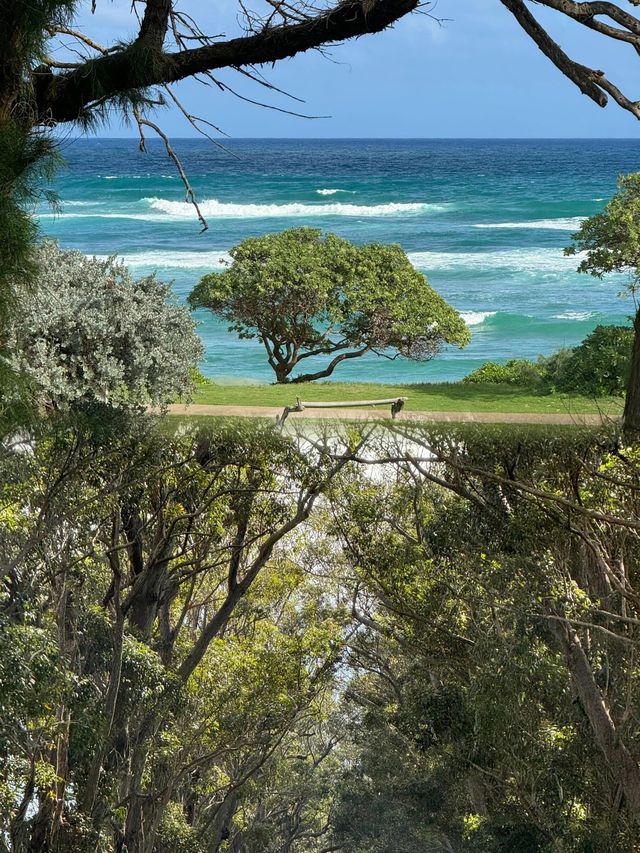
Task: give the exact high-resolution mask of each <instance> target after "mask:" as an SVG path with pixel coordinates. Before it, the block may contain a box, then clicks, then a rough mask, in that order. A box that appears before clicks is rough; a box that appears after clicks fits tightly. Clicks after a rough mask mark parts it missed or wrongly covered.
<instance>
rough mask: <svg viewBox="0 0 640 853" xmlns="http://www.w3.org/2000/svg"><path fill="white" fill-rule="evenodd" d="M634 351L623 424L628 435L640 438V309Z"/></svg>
mask: <svg viewBox="0 0 640 853" xmlns="http://www.w3.org/2000/svg"><path fill="white" fill-rule="evenodd" d="M633 330H634V336H633V349H632V350H631V369H630V370H629V382H628V383H627V395H626V400H625V405H624V416H623V420H622V424H623V427H624V431H625V433H626V434H627V435H629V436H632V437H635V438H638V436H640V307H639V308H638V310H637V311H636V316H635V319H634V321H633Z"/></svg>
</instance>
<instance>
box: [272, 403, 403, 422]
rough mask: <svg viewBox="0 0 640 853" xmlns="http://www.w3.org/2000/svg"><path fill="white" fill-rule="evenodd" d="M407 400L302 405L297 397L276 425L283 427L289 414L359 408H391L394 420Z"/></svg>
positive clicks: (286, 408) (286, 407) (285, 409)
mask: <svg viewBox="0 0 640 853" xmlns="http://www.w3.org/2000/svg"><path fill="white" fill-rule="evenodd" d="M408 399H409V398H408V397H389V398H388V399H385V400H351V401H349V402H346V403H341V402H331V403H329V402H327V403H303V402H302V400H300V398H299V397H298V398H297V399H296V404H295V406H285V407H284V409H283V411H282V414H281V415H280V416H279V417H278V418H276V423H277V425H278V426H283V424H284V422H285V421H286V419H287V418H288V417H289V415H290V414H293V413H294V412H303V411H304V410H305V409H357V408H359V407H361V406H391V417H392V418H395V417H396V415H397V414H398V412H400V411H402V407H403V406H404V404H405V403H406V402H407V400H408Z"/></svg>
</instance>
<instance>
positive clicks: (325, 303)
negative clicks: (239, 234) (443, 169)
mask: <svg viewBox="0 0 640 853" xmlns="http://www.w3.org/2000/svg"><path fill="white" fill-rule="evenodd" d="M230 254H231V258H232V262H231V264H230V266H229V267H228V268H227V269H226V270H224V271H223V272H213V273H209V274H208V275H206V276H204V277H203V278H202V279H201V280H200V282H199V283H198V285H197V286H196V287H195V289H194V290H193V292H192V293H191V295H190V297H189V302H190V304H191V306H192V307H193V308H207V309H209V310H210V311H212V312H213V313H214V314H217V315H218V316H220V317H222V318H224V319H225V320H227V321H228V322H229V324H230V325H229V328H230V330H232V331H235V332H237V333H238V334H239V335H240V337H243V338H258V339H259V340H260V341H261V342H262V343H263V345H264V347H265V350H266V352H267V359H268V361H269V364H270V366H271V367H272V368H273V370H274V372H275V374H276V379H277V381H278V382H287V381H294V382H308V381H310V380H312V379H319V378H321V377H324V376H330V375H331V374H332V373H333V371H334V369H335V368H336V367H337V366H338V365H339V364H340V363H341V362H342V361H344V360H345V359H351V358H357V357H359V356H363V355H365V354H366V353H368V352H373V353H376V354H377V355H382V356H386V357H388V358H395V357H397V356H404V357H405V358H410V359H415V360H417V361H424V360H426V359H429V358H432V357H433V356H434V355H436V353H437V352H438V350H439V349H440V347H441V346H442V345H443V344H444V343H451V344H456V345H457V346H464V345H465V344H466V343H467V342H468V341H469V331H468V329H467V327H466V325H465V323H464V321H463V320H462V318H461V317H460V315H459V314H458V312H457V311H455V309H453V308H452V307H451V306H450V305H448V304H447V302H445V300H444V299H442V297H441V296H439V295H438V294H437V293H436V292H435V291H434V290H433V288H431V287H430V286H429V285H428V283H427V281H426V279H425V277H424V276H423V275H422V273H419V272H418V271H417V270H415V269H414V268H413V266H412V265H411V263H410V261H409V259H408V258H407V256H406V254H405V252H404V251H403V250H402V249H401V248H400V246H396V245H391V246H384V245H381V244H379V243H370V244H367V245H364V246H355V245H353V244H351V243H349V242H348V241H347V240H343V239H341V238H340V237H336V236H335V235H334V234H327V235H326V236H325V237H323V236H322V232H321V231H320V230H318V229H314V228H292V229H290V230H288V231H283V232H282V233H280V234H270V235H267V236H265V237H251V238H249V239H247V240H243V241H242V243H240V244H239V245H238V246H236V247H235V248H233V249H232V250H231V252H230ZM315 356H326V357H329V358H330V361H329V363H328V365H327V366H326V367H324V368H322V369H320V370H317V371H315V372H312V373H304V374H300V375H297V376H296V377H295V378H291V373H292V371H293V370H294V369H295V368H296V367H297V366H299V364H300V362H302V361H304V360H305V359H308V358H312V357H315Z"/></svg>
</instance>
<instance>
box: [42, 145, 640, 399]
mask: <svg viewBox="0 0 640 853" xmlns="http://www.w3.org/2000/svg"><path fill="white" fill-rule="evenodd" d="M224 144H225V146H226V147H227V148H228V149H229V151H230V152H231V153H228V152H226V151H223V150H221V149H220V148H217V147H216V146H214V145H212V144H211V143H210V142H208V141H207V140H205V139H183V140H176V141H174V147H175V149H176V151H177V152H178V154H179V156H180V158H181V160H182V162H183V165H184V167H185V170H186V172H187V174H188V176H189V179H190V181H191V183H192V185H193V188H194V190H195V191H196V193H197V196H198V198H199V200H200V204H201V208H202V211H203V213H204V215H205V216H206V218H207V220H208V222H209V230H208V231H206V232H205V233H200V228H199V224H198V222H197V219H196V218H195V215H194V212H193V209H192V207H191V206H190V205H189V204H187V203H186V202H185V200H184V190H183V187H182V184H181V182H180V179H179V177H178V176H177V174H176V172H175V169H174V167H173V164H172V163H171V161H170V160H169V159H168V157H167V155H166V152H165V151H164V148H163V146H162V144H161V142H160V141H153V142H150V143H149V145H148V149H149V151H148V153H147V154H143V153H141V152H139V151H138V148H137V142H136V140H135V139H119V140H118V139H81V140H65V141H63V142H62V143H61V148H62V154H63V156H64V158H65V161H66V166H65V167H64V168H63V169H62V170H61V171H60V172H59V174H58V176H57V178H56V181H55V185H54V189H55V190H56V191H57V193H58V195H59V198H60V202H61V211H60V212H59V213H54V212H52V211H51V209H50V208H48V207H46V206H44V205H43V206H41V207H39V208H38V209H37V210H36V213H37V215H38V216H39V218H40V224H41V232H42V234H43V235H47V236H50V237H53V238H55V239H56V240H58V241H59V243H60V244H61V245H62V246H64V247H73V248H76V249H80V250H81V251H83V252H85V253H87V254H90V255H99V256H108V255H118V256H120V257H122V258H124V260H125V261H126V262H127V263H128V264H129V265H130V266H131V268H132V270H133V272H134V273H135V274H136V275H143V274H147V273H149V272H151V271H157V273H158V275H159V276H160V277H161V278H163V279H165V280H172V281H173V287H174V290H175V293H176V295H177V297H178V298H179V299H181V300H182V299H184V298H186V296H187V295H188V293H189V291H190V290H191V288H192V287H193V286H194V285H195V283H196V282H197V281H198V279H199V277H200V276H202V275H203V274H204V273H206V272H207V271H210V270H213V269H219V268H220V267H221V260H220V259H221V258H224V257H225V253H226V252H227V251H228V250H229V249H230V248H231V247H232V246H234V245H235V244H237V243H238V242H239V241H240V240H242V239H243V238H245V237H248V236H251V235H257V234H265V233H269V232H274V231H280V230H283V229H285V228H291V227H295V226H301V225H310V226H314V227H318V228H322V229H323V230H325V231H332V232H334V233H336V234H339V235H340V236H342V237H345V238H347V239H349V240H353V241H355V242H358V243H360V242H367V241H378V242H384V243H400V244H401V245H402V247H403V248H404V249H405V250H406V252H407V253H408V255H409V257H410V259H411V261H412V263H413V264H414V266H416V267H417V268H418V269H419V270H421V271H422V272H424V273H425V275H426V276H427V278H428V280H429V282H430V284H431V285H432V286H433V287H435V288H436V290H438V291H439V292H440V293H441V294H442V296H444V298H445V299H447V300H448V301H449V302H450V303H451V304H452V305H454V306H455V307H456V308H457V309H458V310H459V311H460V312H461V313H462V315H463V316H464V318H465V320H466V322H467V323H468V325H469V327H470V329H471V332H472V342H471V343H470V344H469V345H468V346H467V347H466V348H465V349H464V350H457V349H455V348H452V347H447V348H446V349H445V350H443V352H442V353H441V354H440V355H439V356H437V357H436V358H435V359H433V360H432V361H429V362H426V363H414V362H410V361H407V360H404V359H397V360H395V361H389V360H386V359H383V358H378V357H375V356H371V357H366V358H362V359H357V360H356V361H352V362H348V363H345V364H344V365H341V366H340V367H339V368H338V369H337V370H336V373H335V374H334V377H333V378H334V379H336V380H341V379H342V380H358V381H375V382H439V381H450V380H457V379H460V378H461V377H463V376H464V375H465V374H467V373H469V372H470V371H471V370H473V369H475V368H476V367H478V366H479V365H480V364H482V363H483V362H484V361H487V360H496V361H505V360H506V359H509V358H514V357H518V358H535V357H536V356H538V355H539V354H549V353H551V352H553V351H554V350H556V349H558V348H559V347H564V346H573V345H575V344H577V343H578V342H579V341H581V340H582V339H583V338H584V337H585V336H586V335H587V334H589V332H591V331H592V330H593V328H594V327H595V326H596V325H598V324H600V323H624V322H627V321H628V318H629V315H630V314H631V313H632V305H631V303H630V302H629V300H628V299H626V300H625V299H622V298H620V296H619V293H620V291H621V290H622V289H623V288H624V285H625V279H624V277H622V276H609V277H608V278H605V279H604V280H602V281H600V280H598V279H594V278H591V277H589V276H585V275H579V274H578V273H577V272H576V266H577V261H576V259H575V258H570V257H569V258H567V257H565V256H564V255H563V251H562V250H563V247H564V246H566V245H568V244H569V242H570V237H571V234H572V232H574V231H575V230H576V228H577V227H578V225H579V223H580V220H581V219H582V218H584V217H586V216H590V215H592V214H594V213H596V212H598V211H600V210H601V209H602V208H603V206H604V204H605V202H606V201H607V200H608V199H609V198H610V197H611V195H612V193H613V192H614V191H615V185H616V177H617V176H618V175H619V174H622V173H628V172H633V171H638V170H640V141H636V140H444V139H443V140H413V139H403V140H392V139H388V140H387V139H375V140H365V139H352V140H348V139H340V140H307V139H304V140H303V139H237V140H226V141H225V142H224ZM197 318H198V320H199V322H200V326H199V333H200V335H201V336H202V338H203V341H204V344H205V348H206V355H205V358H204V361H203V363H202V365H201V370H202V372H203V373H204V374H205V375H206V376H208V377H210V378H211V379H214V380H217V381H259V382H269V381H273V374H272V372H271V369H270V368H269V367H268V365H267V363H266V359H265V355H264V351H263V349H262V347H261V345H260V344H259V343H257V342H255V341H240V340H238V339H237V338H236V336H235V335H234V334H232V333H230V332H228V331H227V329H226V326H225V324H224V323H223V322H221V321H219V320H217V319H216V318H215V317H212V316H211V315H210V314H208V313H207V312H198V313H197ZM318 363H321V360H318ZM309 366H310V365H309V364H307V366H306V367H307V369H308V368H309Z"/></svg>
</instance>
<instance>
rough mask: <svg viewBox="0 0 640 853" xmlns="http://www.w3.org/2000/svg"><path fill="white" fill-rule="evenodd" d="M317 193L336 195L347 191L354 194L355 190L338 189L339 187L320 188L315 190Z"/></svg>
mask: <svg viewBox="0 0 640 853" xmlns="http://www.w3.org/2000/svg"><path fill="white" fill-rule="evenodd" d="M316 192H317V193H318V195H336V194H337V193H349V194H350V195H354V193H355V190H340V189H321V190H316Z"/></svg>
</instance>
